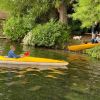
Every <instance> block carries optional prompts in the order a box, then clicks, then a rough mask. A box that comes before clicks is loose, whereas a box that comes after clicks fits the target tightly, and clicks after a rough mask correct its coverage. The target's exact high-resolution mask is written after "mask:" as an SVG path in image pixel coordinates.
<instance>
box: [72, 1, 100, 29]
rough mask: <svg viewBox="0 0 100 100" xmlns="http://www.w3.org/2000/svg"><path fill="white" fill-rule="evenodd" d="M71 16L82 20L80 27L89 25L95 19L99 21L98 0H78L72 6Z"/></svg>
mask: <svg viewBox="0 0 100 100" xmlns="http://www.w3.org/2000/svg"><path fill="white" fill-rule="evenodd" d="M74 7H75V13H74V14H73V18H74V19H75V20H76V19H78V20H80V21H81V22H82V27H89V26H91V25H92V24H93V23H94V22H95V21H100V0H78V3H77V4H76V5H75V6H74Z"/></svg>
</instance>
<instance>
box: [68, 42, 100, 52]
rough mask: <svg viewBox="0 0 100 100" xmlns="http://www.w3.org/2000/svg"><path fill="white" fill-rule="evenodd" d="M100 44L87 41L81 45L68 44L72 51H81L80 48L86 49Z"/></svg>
mask: <svg viewBox="0 0 100 100" xmlns="http://www.w3.org/2000/svg"><path fill="white" fill-rule="evenodd" d="M98 45H100V43H94V44H92V43H87V44H80V45H73V46H68V50H70V51H80V50H84V49H89V48H92V47H95V46H98Z"/></svg>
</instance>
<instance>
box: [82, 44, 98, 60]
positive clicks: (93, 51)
mask: <svg viewBox="0 0 100 100" xmlns="http://www.w3.org/2000/svg"><path fill="white" fill-rule="evenodd" d="M84 52H85V53H86V54H88V55H90V56H91V57H93V58H97V59H100V46H96V47H94V48H91V49H86V50H85V51H84Z"/></svg>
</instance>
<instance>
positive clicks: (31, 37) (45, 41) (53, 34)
mask: <svg viewBox="0 0 100 100" xmlns="http://www.w3.org/2000/svg"><path fill="white" fill-rule="evenodd" d="M68 38H69V33H68V29H67V28H66V27H65V26H64V25H62V24H61V23H59V22H55V21H50V22H48V23H46V24H43V25H41V24H39V25H37V26H36V27H35V28H33V30H32V31H31V32H29V33H28V34H27V35H26V36H25V38H24V39H23V43H24V44H26V45H34V46H44V47H56V46H57V47H59V48H60V47H61V46H63V45H64V43H65V42H67V40H68Z"/></svg>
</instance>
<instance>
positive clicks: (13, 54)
mask: <svg viewBox="0 0 100 100" xmlns="http://www.w3.org/2000/svg"><path fill="white" fill-rule="evenodd" d="M10 49H11V50H10V51H9V52H8V58H21V56H20V55H16V54H15V53H14V51H15V50H16V48H15V47H14V46H13V45H11V46H10Z"/></svg>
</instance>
